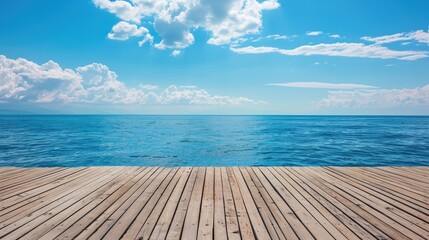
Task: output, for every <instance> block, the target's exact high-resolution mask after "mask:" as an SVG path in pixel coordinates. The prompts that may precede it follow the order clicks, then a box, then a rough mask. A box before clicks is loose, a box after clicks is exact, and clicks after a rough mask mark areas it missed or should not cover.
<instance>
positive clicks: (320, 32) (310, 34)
mask: <svg viewBox="0 0 429 240" xmlns="http://www.w3.org/2000/svg"><path fill="white" fill-rule="evenodd" d="M321 34H323V32H322V31H312V32H307V33H306V35H307V36H319V35H321Z"/></svg>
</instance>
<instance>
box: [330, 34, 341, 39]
mask: <svg viewBox="0 0 429 240" xmlns="http://www.w3.org/2000/svg"><path fill="white" fill-rule="evenodd" d="M329 37H330V38H340V37H341V36H340V35H339V34H332V35H329Z"/></svg>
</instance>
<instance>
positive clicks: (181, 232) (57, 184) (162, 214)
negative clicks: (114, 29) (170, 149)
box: [0, 167, 429, 240]
mask: <svg viewBox="0 0 429 240" xmlns="http://www.w3.org/2000/svg"><path fill="white" fill-rule="evenodd" d="M428 191H429V167H387V168H321V167H314V168H313V167H303V168H298V167H290V168H289V167H240V168H237V167H232V168H229V167H227V168H225V167H216V168H211V167H210V168H159V167H148V168H145V167H90V168H27V169H24V168H0V238H1V239H17V238H22V239H71V238H77V239H101V238H104V239H119V238H123V239H245V240H252V239H323V240H327V239H391V238H393V239H428V238H429V232H428V229H429V225H428V224H429V222H428V221H429V206H428Z"/></svg>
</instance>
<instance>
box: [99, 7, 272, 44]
mask: <svg viewBox="0 0 429 240" xmlns="http://www.w3.org/2000/svg"><path fill="white" fill-rule="evenodd" d="M93 2H94V4H95V5H96V6H97V7H99V8H100V9H103V10H106V11H108V12H110V13H112V14H115V15H116V16H117V17H118V18H119V19H121V20H122V21H126V22H129V23H133V24H142V23H146V22H149V21H150V22H153V28H154V30H155V31H156V32H157V34H158V36H160V38H161V39H160V41H159V42H158V43H157V44H155V45H154V46H155V47H157V48H160V49H164V48H185V47H188V46H189V45H191V44H193V43H194V41H195V39H194V35H193V31H194V30H196V29H198V28H200V29H203V30H205V31H207V32H209V33H210V35H211V37H210V39H209V40H208V43H209V44H215V45H222V44H229V43H231V41H233V40H234V39H238V38H240V37H243V36H245V35H247V34H254V33H258V32H259V30H260V28H261V26H262V12H263V11H264V10H272V9H276V8H278V7H279V3H278V2H277V0H264V1H257V0H217V1H212V0H129V1H125V0H115V1H111V0H93ZM136 27H137V26H136ZM137 29H138V28H137Z"/></svg>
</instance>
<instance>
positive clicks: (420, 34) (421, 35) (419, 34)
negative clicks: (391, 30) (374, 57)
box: [361, 30, 429, 45]
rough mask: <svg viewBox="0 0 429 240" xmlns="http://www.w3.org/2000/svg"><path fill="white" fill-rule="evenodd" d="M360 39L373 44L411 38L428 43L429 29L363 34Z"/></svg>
mask: <svg viewBox="0 0 429 240" xmlns="http://www.w3.org/2000/svg"><path fill="white" fill-rule="evenodd" d="M361 39H362V40H365V41H369V42H374V43H375V44H385V43H393V42H399V41H412V40H413V41H417V42H420V43H426V44H428V45H429V30H428V31H427V32H425V31H423V30H417V31H414V32H409V33H396V34H392V35H386V36H381V37H368V36H365V37H362V38H361ZM406 44H408V43H406ZM406 44H403V45H406Z"/></svg>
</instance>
